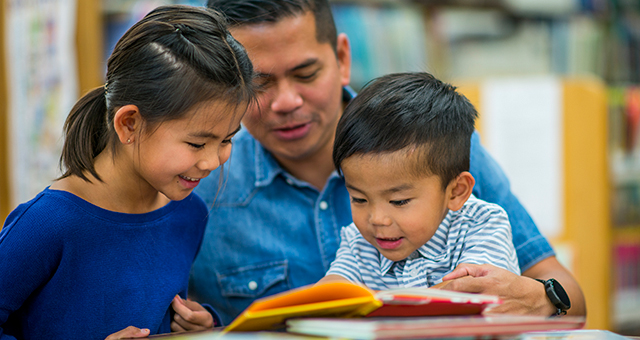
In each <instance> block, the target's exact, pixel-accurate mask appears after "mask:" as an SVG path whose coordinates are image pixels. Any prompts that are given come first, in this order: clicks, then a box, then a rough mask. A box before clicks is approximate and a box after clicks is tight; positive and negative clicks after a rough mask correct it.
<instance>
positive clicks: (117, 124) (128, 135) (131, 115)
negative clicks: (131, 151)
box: [113, 105, 142, 144]
mask: <svg viewBox="0 0 640 340" xmlns="http://www.w3.org/2000/svg"><path fill="white" fill-rule="evenodd" d="M141 127H142V116H141V115H140V110H138V107H137V106H135V105H125V106H123V107H121V108H119V109H118V111H116V114H115V116H114V117H113V128H114V129H115V130H116V133H117V134H118V139H119V140H120V142H121V143H122V144H131V143H133V142H134V140H135V137H136V136H139V135H140V134H139V132H140V129H141Z"/></svg>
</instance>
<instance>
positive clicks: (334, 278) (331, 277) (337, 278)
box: [316, 275, 351, 285]
mask: <svg viewBox="0 0 640 340" xmlns="http://www.w3.org/2000/svg"><path fill="white" fill-rule="evenodd" d="M329 282H351V281H349V280H347V279H346V278H344V277H342V276H340V275H327V276H325V277H323V278H322V279H320V281H318V283H316V284H317V285H319V284H323V283H329Z"/></svg>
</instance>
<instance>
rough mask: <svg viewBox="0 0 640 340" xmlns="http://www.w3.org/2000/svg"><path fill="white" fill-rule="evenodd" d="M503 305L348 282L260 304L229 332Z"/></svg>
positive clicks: (469, 296) (457, 295)
mask: <svg viewBox="0 0 640 340" xmlns="http://www.w3.org/2000/svg"><path fill="white" fill-rule="evenodd" d="M499 303H501V301H500V299H498V297H496V296H492V295H480V294H469V293H459V292H452V291H445V290H439V289H433V288H420V287H415V288H402V289H392V290H385V291H373V290H371V289H369V288H367V287H365V286H362V285H357V284H353V283H346V282H330V283H325V284H320V285H309V286H304V287H300V288H297V289H292V290H290V291H287V292H283V293H280V294H276V295H273V296H269V297H266V298H262V299H259V300H256V301H254V302H253V303H252V304H251V305H250V306H249V307H248V308H247V309H246V310H245V311H244V312H242V313H241V314H240V315H239V316H238V317H237V318H236V319H235V320H234V321H233V322H232V323H231V324H230V325H229V326H227V327H226V328H225V332H233V331H259V330H272V329H276V328H281V327H283V326H284V322H285V321H286V320H287V319H290V318H299V317H341V318H350V317H363V316H366V317H372V316H432V315H469V314H480V313H481V312H482V310H483V309H484V308H486V307H488V306H490V305H496V304H499Z"/></svg>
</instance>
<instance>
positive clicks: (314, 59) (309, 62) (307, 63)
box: [291, 58, 318, 71]
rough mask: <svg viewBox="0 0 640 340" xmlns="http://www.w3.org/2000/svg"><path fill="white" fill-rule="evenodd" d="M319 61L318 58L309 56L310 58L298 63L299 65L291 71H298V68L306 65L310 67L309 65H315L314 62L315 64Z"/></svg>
mask: <svg viewBox="0 0 640 340" xmlns="http://www.w3.org/2000/svg"><path fill="white" fill-rule="evenodd" d="M317 62H318V58H309V59H307V60H305V61H303V62H302V63H300V64H298V66H296V67H294V68H292V69H291V71H297V70H300V69H303V68H305V67H309V66H311V65H313V64H315V63H317Z"/></svg>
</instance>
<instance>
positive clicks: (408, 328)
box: [287, 315, 585, 340]
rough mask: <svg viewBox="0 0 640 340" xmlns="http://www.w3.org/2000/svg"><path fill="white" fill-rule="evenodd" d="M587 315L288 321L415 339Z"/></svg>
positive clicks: (546, 325) (320, 331) (511, 330)
mask: <svg viewBox="0 0 640 340" xmlns="http://www.w3.org/2000/svg"><path fill="white" fill-rule="evenodd" d="M584 323H585V319H584V318H583V317H570V316H565V317H539V316H519V315H501V316H490V317H488V316H487V317H485V316H450V317H412V318H371V319H331V318H309V319H304V318H303V319H291V320H288V321H287V332H292V333H299V334H305V335H313V336H323V337H337V338H348V339H362V340H373V339H376V340H377V339H415V338H420V339H423V338H450V337H478V336H483V337H485V336H498V335H515V334H521V333H525V332H532V331H552V330H553V331H556V330H568V329H579V328H582V327H583V326H584Z"/></svg>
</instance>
